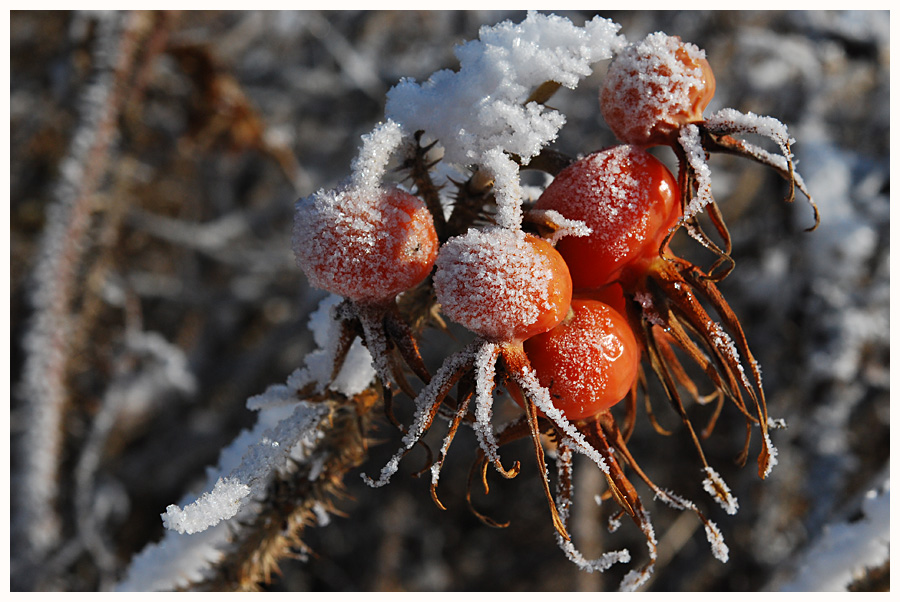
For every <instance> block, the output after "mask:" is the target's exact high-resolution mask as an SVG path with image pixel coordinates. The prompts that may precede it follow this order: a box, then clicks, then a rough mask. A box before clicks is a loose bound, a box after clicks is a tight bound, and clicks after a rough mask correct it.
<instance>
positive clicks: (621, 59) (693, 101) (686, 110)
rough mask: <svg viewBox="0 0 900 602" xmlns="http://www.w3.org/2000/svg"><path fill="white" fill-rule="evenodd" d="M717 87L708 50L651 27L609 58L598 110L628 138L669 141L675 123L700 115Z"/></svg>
mask: <svg viewBox="0 0 900 602" xmlns="http://www.w3.org/2000/svg"><path fill="white" fill-rule="evenodd" d="M715 92H716V79H715V77H714V76H713V72H712V68H711V67H710V66H709V62H707V60H706V53H704V52H703V50H701V49H699V48H697V47H696V46H695V45H693V44H686V43H684V42H682V41H681V38H679V37H677V36H668V35H666V34H664V33H662V32H657V33H651V34H650V35H648V36H647V37H646V38H644V39H643V40H642V41H640V42H638V43H635V44H631V45H629V46H628V47H626V48H625V49H624V50H623V51H622V52H621V53H619V54H618V55H617V56H616V58H614V59H613V61H612V63H610V66H609V71H607V74H606V79H605V80H604V83H603V88H602V89H601V91H600V110H601V112H602V113H603V118H604V119H605V120H606V123H607V124H608V125H609V127H610V128H611V129H612V131H613V133H614V134H615V135H616V137H617V138H618V139H619V140H621V141H622V142H626V143H628V144H639V145H641V146H655V145H660V144H672V143H673V142H674V140H675V137H676V136H677V131H678V129H679V128H680V127H681V126H683V125H685V124H687V123H694V122H698V121H702V120H703V111H704V109H706V106H707V105H708V104H709V101H710V100H712V97H713V95H714V94H715Z"/></svg>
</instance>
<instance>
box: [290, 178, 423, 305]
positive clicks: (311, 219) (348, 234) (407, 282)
mask: <svg viewBox="0 0 900 602" xmlns="http://www.w3.org/2000/svg"><path fill="white" fill-rule="evenodd" d="M438 246H439V243H438V238H437V233H436V232H435V229H434V221H433V219H432V216H431V213H429V211H428V208H427V207H426V206H425V203H423V202H422V201H421V200H420V199H419V198H418V197H416V196H413V195H412V194H409V193H408V192H405V191H404V190H401V189H399V188H381V189H376V190H368V189H359V188H344V189H337V190H331V191H320V192H318V193H316V194H313V195H311V196H309V197H306V198H303V199H300V200H299V201H298V202H297V205H296V211H295V214H294V231H293V248H294V254H295V257H296V259H297V264H298V266H299V267H300V268H301V269H302V270H303V271H304V273H305V274H306V276H307V278H308V279H309V282H310V284H312V285H313V286H315V287H316V288H320V289H323V290H326V291H329V292H331V293H335V294H337V295H341V296H343V297H345V298H347V299H351V300H353V301H357V302H360V303H369V304H380V303H385V302H389V301H391V300H392V299H393V298H394V297H396V296H397V295H398V294H399V293H401V292H403V291H405V290H407V289H409V288H412V287H413V286H415V285H416V284H418V283H419V282H421V281H422V280H424V279H425V278H426V277H427V276H428V274H429V273H430V272H431V268H432V267H433V265H434V261H435V258H436V257H437V252H438Z"/></svg>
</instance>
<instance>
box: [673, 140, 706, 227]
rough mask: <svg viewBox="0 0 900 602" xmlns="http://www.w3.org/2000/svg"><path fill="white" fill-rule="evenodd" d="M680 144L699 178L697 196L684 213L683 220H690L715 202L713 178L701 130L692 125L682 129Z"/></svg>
mask: <svg viewBox="0 0 900 602" xmlns="http://www.w3.org/2000/svg"><path fill="white" fill-rule="evenodd" d="M678 143H679V144H680V145H681V147H682V148H683V149H684V152H685V154H686V156H687V160H688V163H689V164H690V166H691V168H693V170H694V173H695V175H696V177H697V196H696V197H694V198H692V199H691V202H690V204H688V206H687V208H686V209H685V211H684V218H683V219H690V218H692V217H694V216H695V215H697V214H698V213H700V212H701V211H703V208H704V207H706V206H707V205H709V204H710V203H712V202H713V196H712V177H711V175H710V171H709V165H707V163H706V151H704V150H703V146H702V144H701V141H700V130H699V128H697V126H696V125H694V124H692V123H691V124H688V125H686V126H684V127H682V128H681V130H680V132H679V135H678Z"/></svg>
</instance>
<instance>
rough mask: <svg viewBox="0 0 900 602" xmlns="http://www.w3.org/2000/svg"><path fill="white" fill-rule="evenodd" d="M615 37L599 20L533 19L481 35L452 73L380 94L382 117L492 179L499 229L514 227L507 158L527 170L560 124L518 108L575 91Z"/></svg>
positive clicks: (537, 110) (513, 168)
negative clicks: (545, 93) (552, 85)
mask: <svg viewBox="0 0 900 602" xmlns="http://www.w3.org/2000/svg"><path fill="white" fill-rule="evenodd" d="M618 29H619V25H617V24H615V23H613V22H612V21H608V20H606V19H601V18H600V17H595V18H594V19H592V20H591V21H588V22H587V23H585V25H584V27H583V28H581V27H576V26H575V25H573V24H572V22H571V21H569V20H568V19H565V18H562V17H558V16H556V15H543V14H539V13H534V12H530V13H528V16H527V17H526V19H525V20H524V21H523V22H522V23H519V24H517V25H515V24H512V23H511V22H509V21H506V22H503V23H500V24H498V25H495V26H493V27H483V28H482V29H481V31H480V32H479V39H478V40H473V41H470V42H467V43H465V44H463V45H462V46H459V47H457V49H456V56H457V58H458V59H459V63H460V68H459V70H458V71H450V70H443V71H438V72H436V73H434V74H432V75H431V77H430V78H429V79H428V80H427V81H426V82H424V83H422V84H419V83H416V82H415V81H413V80H411V79H405V80H403V81H401V82H400V83H399V84H397V85H396V86H395V87H394V88H392V89H391V90H390V91H389V92H388V95H387V105H386V107H385V114H386V115H387V117H388V118H389V119H391V120H393V121H395V122H397V123H399V124H400V125H402V126H403V128H404V130H405V131H406V133H407V134H412V133H414V132H416V131H419V130H424V131H425V132H426V133H427V134H428V135H429V136H431V137H432V138H434V139H437V140H438V141H439V142H440V144H441V145H442V146H443V148H444V160H445V161H447V162H449V163H452V164H455V165H457V166H459V167H461V168H464V167H465V166H468V165H472V164H475V165H481V166H483V167H484V168H485V169H486V170H487V171H488V172H489V174H490V175H491V176H492V177H493V178H494V179H495V186H496V189H497V198H498V206H499V207H500V216H499V219H500V224H501V225H504V226H508V227H515V226H516V225H518V220H519V219H520V215H519V213H518V206H519V203H520V202H521V200H522V191H521V189H520V188H519V185H518V166H517V165H516V164H515V163H514V162H513V161H512V160H510V158H509V156H508V155H515V156H517V157H519V158H520V159H521V160H522V162H523V163H528V161H530V160H531V159H532V158H533V157H535V156H536V155H537V154H538V153H540V151H541V149H542V148H543V147H544V146H546V145H547V144H548V143H550V142H552V141H553V140H555V139H556V136H557V133H558V132H559V130H560V128H561V127H562V126H563V124H564V123H565V117H564V116H563V115H562V114H561V113H559V112H558V111H556V110H553V109H550V108H548V107H545V106H543V105H540V104H538V103H535V102H529V103H527V104H526V101H527V100H528V98H529V96H530V95H531V94H532V93H533V92H534V91H535V90H536V89H537V88H538V87H539V86H540V85H541V84H543V83H545V82H556V83H558V84H561V85H562V86H565V87H567V88H575V87H576V86H577V85H578V82H579V81H580V80H581V79H582V78H584V77H586V76H588V75H590V74H591V71H592V65H593V64H594V63H596V62H598V61H601V60H604V59H608V58H610V57H611V56H612V55H613V53H614V52H615V51H616V50H617V49H619V48H621V47H622V46H624V43H625V42H624V40H623V39H622V38H620V37H619V36H618V35H617V31H618Z"/></svg>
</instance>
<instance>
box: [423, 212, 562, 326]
mask: <svg viewBox="0 0 900 602" xmlns="http://www.w3.org/2000/svg"><path fill="white" fill-rule="evenodd" d="M434 290H435V294H436V296H437V300H438V302H439V303H440V304H441V311H442V313H443V314H444V315H446V316H447V317H448V318H450V319H451V320H453V321H454V322H457V323H458V324H461V325H463V326H465V327H466V328H467V329H469V330H471V331H472V332H474V333H475V334H478V335H480V336H481V337H483V338H485V339H487V340H490V341H494V342H512V343H515V342H521V341H522V340H524V339H526V338H528V337H531V336H534V335H535V334H538V333H541V332H546V331H547V330H550V329H551V328H553V327H554V326H556V325H557V324H559V322H560V321H561V320H562V319H563V318H564V317H565V315H566V312H567V311H568V309H569V302H570V301H571V299H572V279H571V277H570V276H569V269H568V267H567V266H566V263H565V261H564V260H563V258H562V256H561V255H560V254H559V253H558V252H557V251H556V249H554V248H553V246H552V245H550V243H548V242H547V241H545V240H543V239H541V238H538V237H536V236H532V235H527V234H524V233H522V232H521V231H513V230H508V229H506V228H491V229H487V230H475V229H471V230H469V231H468V232H467V233H466V234H463V235H461V236H456V237H453V238H451V239H450V240H448V241H447V242H446V243H444V245H443V246H442V247H441V251H440V253H439V254H438V258H437V261H436V270H435V274H434Z"/></svg>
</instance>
